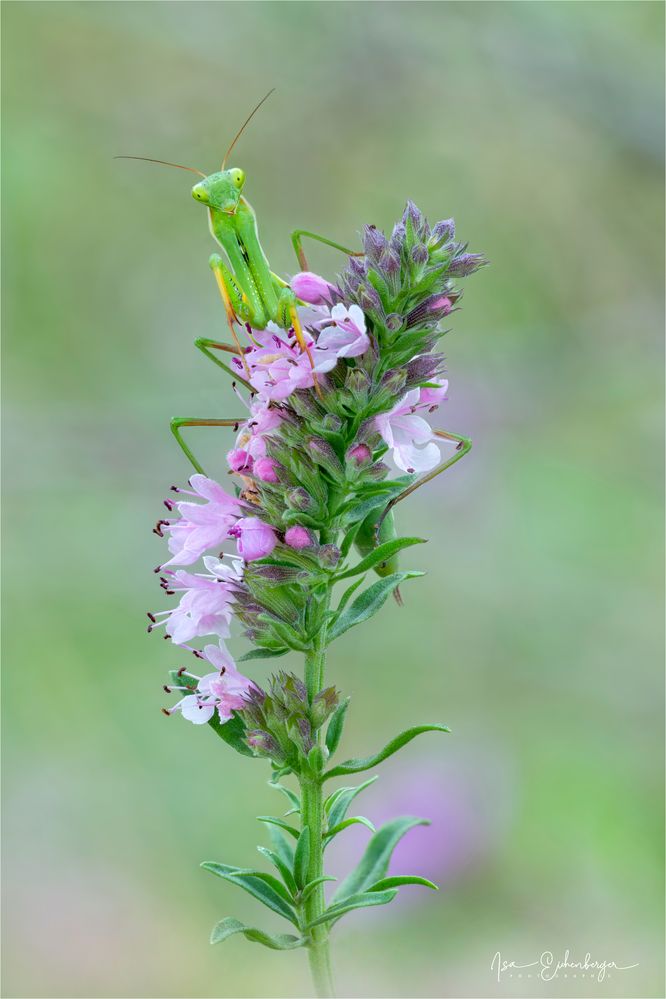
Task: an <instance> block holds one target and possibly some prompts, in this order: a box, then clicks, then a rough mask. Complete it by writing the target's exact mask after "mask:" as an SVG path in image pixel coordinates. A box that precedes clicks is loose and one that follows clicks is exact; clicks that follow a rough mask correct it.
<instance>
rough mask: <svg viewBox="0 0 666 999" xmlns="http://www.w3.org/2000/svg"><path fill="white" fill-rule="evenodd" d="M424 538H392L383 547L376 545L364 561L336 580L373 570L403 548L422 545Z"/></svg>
mask: <svg viewBox="0 0 666 999" xmlns="http://www.w3.org/2000/svg"><path fill="white" fill-rule="evenodd" d="M424 544H425V538H394V539H393V540H392V541H385V542H384V544H383V545H378V547H377V548H374V549H373V550H372V551H371V552H370V553H369V555H366V556H365V558H364V559H361V561H360V562H358V563H357V565H355V566H353V567H352V568H351V569H347V570H346V572H341V573H340V574H339V575H338V576H336V579H346V578H347V577H348V576H358V574H359V573H361V572H367V571H368V569H374V567H375V566H376V565H379V563H380V562H387V561H388V560H389V559H390V558H392V557H393V555H397V553H398V552H399V551H402V549H403V548H411V546H412V545H424Z"/></svg>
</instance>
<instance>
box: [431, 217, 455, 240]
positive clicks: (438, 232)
mask: <svg viewBox="0 0 666 999" xmlns="http://www.w3.org/2000/svg"><path fill="white" fill-rule="evenodd" d="M455 234H456V224H455V222H454V220H453V219H442V221H441V222H437V223H436V224H435V225H434V226H433V229H432V233H431V235H430V245H431V246H433V247H437V246H443V245H444V243H448V241H449V240H450V239H453V237H454V236H455Z"/></svg>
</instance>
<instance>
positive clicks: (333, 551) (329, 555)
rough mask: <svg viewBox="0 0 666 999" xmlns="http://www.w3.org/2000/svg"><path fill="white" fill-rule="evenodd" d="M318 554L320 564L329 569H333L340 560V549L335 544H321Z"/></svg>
mask: <svg viewBox="0 0 666 999" xmlns="http://www.w3.org/2000/svg"><path fill="white" fill-rule="evenodd" d="M318 555H319V561H320V562H321V564H322V565H324V566H326V567H327V568H329V569H334V568H335V566H336V565H337V564H338V562H339V561H340V549H339V548H336V546H335V545H322V546H321V548H320V549H319V552H318Z"/></svg>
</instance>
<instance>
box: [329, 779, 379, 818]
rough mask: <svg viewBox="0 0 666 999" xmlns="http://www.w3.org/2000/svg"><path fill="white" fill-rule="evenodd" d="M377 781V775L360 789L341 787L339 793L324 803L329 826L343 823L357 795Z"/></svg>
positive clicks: (336, 792) (365, 782)
mask: <svg viewBox="0 0 666 999" xmlns="http://www.w3.org/2000/svg"><path fill="white" fill-rule="evenodd" d="M376 780H377V775H375V776H374V777H370V778H369V779H368V780H366V781H363V783H362V784H359V785H358V787H339V788H338V789H337V791H334V792H333V794H331V795H330V796H329V797H328V798H327V799H326V801H325V802H324V808H325V809H326V812H327V814H328V824H329V826H330V827H333V826H336V825H337V824H338V822H342V820H343V819H344V818H345V816H346V814H347V809H348V808H349V806H350V805H351V803H352V801H353V800H354V798H355V797H356V795H357V794H360V793H361V791H365V789H366V787H370V785H371V784H374V782H375V781H376Z"/></svg>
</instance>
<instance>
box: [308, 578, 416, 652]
mask: <svg viewBox="0 0 666 999" xmlns="http://www.w3.org/2000/svg"><path fill="white" fill-rule="evenodd" d="M423 575H425V574H424V573H423V572H394V573H392V574H391V575H390V576H385V577H384V578H383V579H378V580H377V582H376V583H373V584H372V586H369V587H368V588H367V590H363V592H362V593H361V594H360V596H358V597H357V598H356V600H355V601H354V602H353V604H352V605H351V606H350V607H348V608H347V609H346V610H344V611H343V612H342V614H340V616H339V617H337V618H336V619H335V621H334V622H333V624H332V625H330V626H329V629H328V632H327V639H328V641H329V642H333V641H334V640H335V639H336V638H339V637H340V635H343V634H344V633H345V631H348V630H349V629H350V628H353V627H354V625H357V624H361V623H362V622H363V621H367V620H368V618H369V617H372V615H373V614H376V613H377V611H378V610H379V609H380V608H381V607H382V606H383V605H384V604H385V603H386V599H387V597H388V596H389V594H390V593H391V592H392V591H393V590H395V588H396V586H399V585H400V583H402V582H403V581H404V580H406V579H415V578H416V577H417V576H423Z"/></svg>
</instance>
